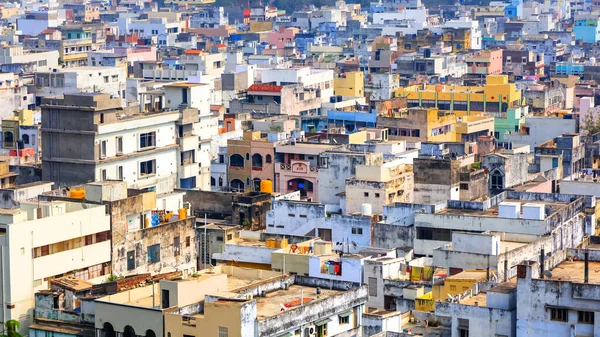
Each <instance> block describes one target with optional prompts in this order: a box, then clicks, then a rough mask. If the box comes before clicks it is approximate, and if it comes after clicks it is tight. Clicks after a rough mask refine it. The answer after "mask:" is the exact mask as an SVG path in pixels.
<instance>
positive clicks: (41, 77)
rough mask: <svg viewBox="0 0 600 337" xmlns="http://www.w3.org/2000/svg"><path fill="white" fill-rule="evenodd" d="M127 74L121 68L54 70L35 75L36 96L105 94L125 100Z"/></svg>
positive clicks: (38, 100)
mask: <svg viewBox="0 0 600 337" xmlns="http://www.w3.org/2000/svg"><path fill="white" fill-rule="evenodd" d="M126 78H127V74H126V72H125V70H124V69H123V68H119V67H77V68H62V69H53V70H52V71H48V72H38V73H36V74H35V79H34V83H35V88H36V91H35V95H36V98H37V103H38V105H39V102H40V99H41V98H42V97H51V96H57V95H65V94H77V93H104V94H109V95H111V96H116V97H120V98H122V99H125V86H126Z"/></svg>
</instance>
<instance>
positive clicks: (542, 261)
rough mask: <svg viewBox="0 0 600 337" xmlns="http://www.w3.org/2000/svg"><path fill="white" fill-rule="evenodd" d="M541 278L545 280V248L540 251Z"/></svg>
mask: <svg viewBox="0 0 600 337" xmlns="http://www.w3.org/2000/svg"><path fill="white" fill-rule="evenodd" d="M540 278H542V279H543V278H544V248H542V250H541V251H540Z"/></svg>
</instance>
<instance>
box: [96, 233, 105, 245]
mask: <svg viewBox="0 0 600 337" xmlns="http://www.w3.org/2000/svg"><path fill="white" fill-rule="evenodd" d="M103 241H108V232H107V231H106V232H100V233H96V243H98V242H103Z"/></svg>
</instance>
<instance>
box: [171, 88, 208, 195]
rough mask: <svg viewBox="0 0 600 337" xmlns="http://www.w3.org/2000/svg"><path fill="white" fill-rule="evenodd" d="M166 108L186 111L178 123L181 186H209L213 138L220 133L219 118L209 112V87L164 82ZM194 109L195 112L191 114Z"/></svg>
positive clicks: (179, 179) (206, 187)
mask: <svg viewBox="0 0 600 337" xmlns="http://www.w3.org/2000/svg"><path fill="white" fill-rule="evenodd" d="M164 88H165V99H166V108H167V109H179V108H182V107H189V108H191V109H188V110H183V112H181V113H182V114H183V116H182V117H183V118H181V119H180V120H179V122H178V124H179V126H178V142H179V151H180V154H179V156H180V162H179V168H178V186H179V187H180V188H200V189H202V190H208V189H210V168H211V160H212V157H213V156H212V152H211V140H212V137H213V136H214V135H217V134H218V133H219V130H218V118H216V117H214V116H213V115H212V113H211V111H210V86H209V85H207V84H202V83H175V84H169V85H165V86H164ZM191 112H193V113H194V115H191V114H190V113H191Z"/></svg>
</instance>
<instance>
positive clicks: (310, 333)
mask: <svg viewBox="0 0 600 337" xmlns="http://www.w3.org/2000/svg"><path fill="white" fill-rule="evenodd" d="M316 335H317V329H316V327H315V326H314V325H309V326H307V327H306V328H304V337H314V336H316Z"/></svg>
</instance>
